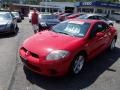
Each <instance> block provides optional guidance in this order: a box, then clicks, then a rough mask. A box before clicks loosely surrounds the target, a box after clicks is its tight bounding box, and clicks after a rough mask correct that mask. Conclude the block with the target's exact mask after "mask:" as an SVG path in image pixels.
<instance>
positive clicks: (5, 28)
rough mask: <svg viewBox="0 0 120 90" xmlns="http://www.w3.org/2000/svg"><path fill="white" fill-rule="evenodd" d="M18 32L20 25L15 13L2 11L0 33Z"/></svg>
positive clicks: (0, 13)
mask: <svg viewBox="0 0 120 90" xmlns="http://www.w3.org/2000/svg"><path fill="white" fill-rule="evenodd" d="M17 32H18V25H17V21H16V18H15V17H14V15H13V14H12V13H11V12H9V11H0V34H3V33H15V34H16V33H17Z"/></svg>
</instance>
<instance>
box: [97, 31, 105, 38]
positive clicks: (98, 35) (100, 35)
mask: <svg viewBox="0 0 120 90" xmlns="http://www.w3.org/2000/svg"><path fill="white" fill-rule="evenodd" d="M103 36H104V33H102V32H98V33H96V37H103Z"/></svg>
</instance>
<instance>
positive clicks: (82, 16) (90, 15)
mask: <svg viewBox="0 0 120 90" xmlns="http://www.w3.org/2000/svg"><path fill="white" fill-rule="evenodd" d="M78 18H79V19H95V20H103V21H105V22H106V23H107V24H109V25H111V26H113V25H114V21H111V20H109V19H108V18H105V16H103V15H99V14H84V15H81V16H79V17H78Z"/></svg>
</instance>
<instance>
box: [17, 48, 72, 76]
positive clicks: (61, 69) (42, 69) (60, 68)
mask: <svg viewBox="0 0 120 90" xmlns="http://www.w3.org/2000/svg"><path fill="white" fill-rule="evenodd" d="M19 54H20V57H21V60H22V62H23V63H24V65H25V66H26V67H27V68H28V69H30V70H31V71H33V72H36V73H39V74H41V75H45V76H57V77H58V76H64V75H65V74H67V73H68V72H69V67H70V63H71V60H70V58H69V57H68V58H66V59H65V60H59V61H46V60H43V58H41V59H40V58H36V57H33V55H28V56H26V52H24V51H23V50H21V49H20V51H19Z"/></svg>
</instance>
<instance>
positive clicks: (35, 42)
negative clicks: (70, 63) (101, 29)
mask: <svg viewBox="0 0 120 90" xmlns="http://www.w3.org/2000/svg"><path fill="white" fill-rule="evenodd" d="M79 40H82V38H79V37H73V36H69V35H65V34H59V33H55V32H52V31H43V32H40V33H37V34H36V35H33V36H32V37H30V38H28V39H27V40H25V42H24V43H23V47H24V48H26V49H27V50H29V51H32V52H35V53H39V54H40V53H41V52H42V54H44V53H46V52H49V51H50V50H59V49H62V50H63V49H67V48H68V47H69V46H71V45H73V44H75V43H76V42H78V41H79Z"/></svg>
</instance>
